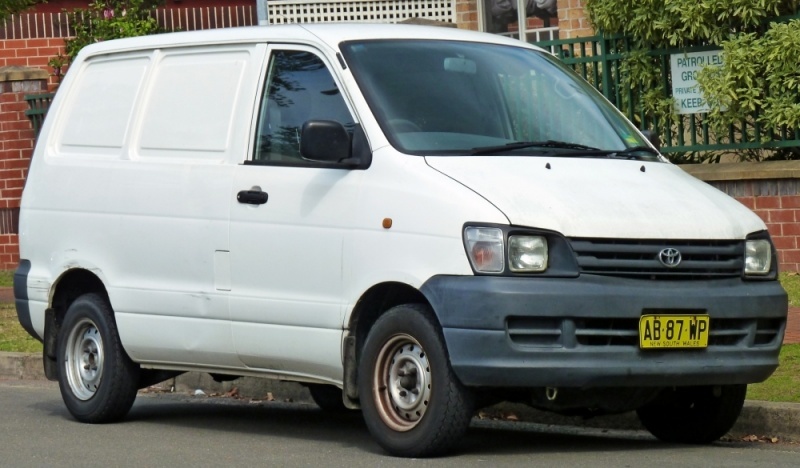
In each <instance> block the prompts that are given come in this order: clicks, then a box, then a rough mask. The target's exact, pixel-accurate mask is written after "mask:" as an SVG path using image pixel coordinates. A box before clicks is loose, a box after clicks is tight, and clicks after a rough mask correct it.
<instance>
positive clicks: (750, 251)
mask: <svg viewBox="0 0 800 468" xmlns="http://www.w3.org/2000/svg"><path fill="white" fill-rule="evenodd" d="M771 266H772V246H771V245H770V243H769V241H768V240H766V239H754V240H748V241H747V242H746V243H745V247H744V274H745V275H766V274H768V273H769V271H770V267H771Z"/></svg>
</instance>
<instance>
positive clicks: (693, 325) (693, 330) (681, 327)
mask: <svg viewBox="0 0 800 468" xmlns="http://www.w3.org/2000/svg"><path fill="white" fill-rule="evenodd" d="M708 325H709V318H708V315H643V316H642V318H641V319H639V347H640V348H642V349H660V348H706V347H708V329H709V326H708Z"/></svg>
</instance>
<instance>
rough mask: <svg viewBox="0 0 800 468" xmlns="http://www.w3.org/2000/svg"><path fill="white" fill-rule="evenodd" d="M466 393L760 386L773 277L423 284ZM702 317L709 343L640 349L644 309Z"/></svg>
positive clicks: (774, 301)
mask: <svg viewBox="0 0 800 468" xmlns="http://www.w3.org/2000/svg"><path fill="white" fill-rule="evenodd" d="M422 292H423V293H424V294H425V295H426V297H427V298H428V300H429V301H430V302H431V305H432V307H433V309H434V311H435V312H436V314H437V316H438V318H439V321H440V323H441V325H442V327H443V331H444V337H445V340H446V342H447V347H448V352H449V354H450V361H451V364H452V367H453V370H454V371H455V373H456V375H457V376H458V377H459V378H460V379H461V381H462V382H463V383H464V384H466V385H469V386H485V387H541V386H552V387H556V386H560V387H608V386H666V385H725V384H736V383H754V382H760V381H763V380H764V379H766V378H767V377H769V375H770V374H771V373H772V372H773V371H774V370H775V368H776V367H777V365H778V353H779V351H780V346H781V343H782V340H783V334H784V332H785V328H786V314H787V308H788V302H787V296H786V293H785V292H784V291H783V289H782V288H781V286H780V284H779V283H778V282H777V281H763V282H761V281H742V280H741V279H738V278H737V279H724V280H703V281H648V280H634V279H624V278H613V277H604V276H593V275H582V276H580V277H578V278H511V277H487V276H483V277H481V276H437V277H433V278H431V279H430V280H429V281H428V282H426V283H425V285H423V287H422ZM647 313H656V314H669V313H685V314H708V315H709V316H710V317H711V337H710V339H709V346H708V347H707V348H704V349H697V350H642V349H640V348H639V341H638V321H639V318H640V317H641V316H642V315H643V314H647Z"/></svg>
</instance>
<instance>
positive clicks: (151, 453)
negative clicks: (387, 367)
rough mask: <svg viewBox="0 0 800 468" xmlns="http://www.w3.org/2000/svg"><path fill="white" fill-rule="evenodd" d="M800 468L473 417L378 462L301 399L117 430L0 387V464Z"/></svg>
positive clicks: (202, 406) (189, 408) (192, 413)
mask: <svg viewBox="0 0 800 468" xmlns="http://www.w3.org/2000/svg"><path fill="white" fill-rule="evenodd" d="M502 465H507V466H517V465H526V466H548V467H555V466H565V467H580V466H591V467H603V466H613V467H625V466H630V467H638V466H647V467H660V466H670V467H673V466H703V467H713V466H719V467H737V466H742V467H744V466H747V467H753V466H787V467H789V466H791V467H797V466H800V445H792V444H768V443H744V442H719V443H716V444H714V445H712V446H708V447H694V446H680V445H667V444H662V443H660V442H657V441H656V440H654V439H653V438H651V437H650V436H649V435H647V434H645V433H643V432H636V431H611V430H602V429H586V428H564V427H548V426H544V425H539V424H531V423H515V422H506V421H503V422H497V421H475V422H473V426H472V428H471V429H470V431H469V432H468V434H467V437H466V438H465V440H464V442H463V444H462V445H461V446H460V447H459V450H458V451H457V452H456V453H454V454H452V455H451V456H449V457H446V458H439V459H430V460H403V459H398V458H391V457H388V456H386V455H384V454H383V453H382V452H381V451H380V449H379V448H378V447H377V446H376V445H375V444H374V443H373V442H372V440H371V439H370V436H369V434H368V433H367V430H366V428H365V426H364V424H363V423H362V421H361V418H360V415H359V414H358V413H354V414H351V415H331V414H326V413H323V412H322V411H320V410H318V409H317V408H316V406H313V405H308V404H298V403H291V404H288V403H276V402H269V403H268V402H257V403H249V402H242V401H237V400H232V399H229V398H208V397H194V396H189V395H175V394H170V395H141V396H139V397H138V398H137V401H136V403H135V405H134V407H133V409H132V411H131V413H130V414H129V416H128V418H127V419H126V420H125V421H124V422H122V423H117V424H110V425H86V424H81V423H78V422H75V421H74V420H72V419H71V418H70V416H69V414H68V413H67V411H66V409H65V408H64V406H63V404H62V402H61V397H60V395H59V393H58V387H57V386H56V385H55V384H53V383H52V382H26V381H0V466H3V467H6V466H8V467H23V466H48V467H53V466H81V467H92V466H103V467H108V466H132V467H133V466H135V467H144V466H169V467H204V466H215V467H219V466H270V467H272V466H278V467H282V466H314V467H327V466H347V467H360V466H369V467H373V466H403V467H408V466H452V467H459V468H463V467H464V466H502Z"/></svg>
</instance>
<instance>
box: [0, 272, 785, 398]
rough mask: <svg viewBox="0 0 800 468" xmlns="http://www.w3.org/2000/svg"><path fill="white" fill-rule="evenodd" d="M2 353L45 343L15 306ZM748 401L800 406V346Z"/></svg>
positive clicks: (1, 322)
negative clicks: (33, 335) (24, 322)
mask: <svg viewBox="0 0 800 468" xmlns="http://www.w3.org/2000/svg"><path fill="white" fill-rule="evenodd" d="M12 276H13V272H8V271H0V286H11V283H12ZM780 280H781V284H782V285H783V287H784V289H786V292H787V293H788V294H789V303H790V304H791V305H793V306H800V274H798V273H782V274H781V277H780ZM0 351H16V352H41V351H42V344H41V343H39V342H38V341H37V340H35V339H33V338H31V337H30V336H29V335H28V333H27V332H25V330H23V328H22V326H20V324H19V322H18V321H17V312H16V310H15V309H14V304H12V303H0ZM747 398H748V399H749V400H764V401H778V402H794V403H800V344H792V345H784V346H783V347H782V349H781V355H780V366H779V367H778V370H777V371H775V374H773V375H772V377H770V378H769V379H767V381H766V382H762V383H760V384H754V385H750V386H749V387H748V389H747Z"/></svg>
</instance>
